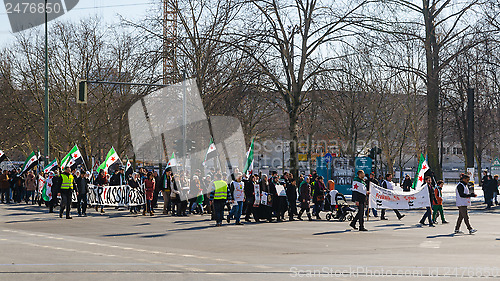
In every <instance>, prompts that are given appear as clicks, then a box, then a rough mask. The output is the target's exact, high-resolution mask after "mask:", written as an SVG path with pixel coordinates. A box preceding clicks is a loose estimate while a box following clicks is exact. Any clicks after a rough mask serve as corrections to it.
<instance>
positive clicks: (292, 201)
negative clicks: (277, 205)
mask: <svg viewBox="0 0 500 281" xmlns="http://www.w3.org/2000/svg"><path fill="white" fill-rule="evenodd" d="M290 175H291V174H290ZM285 189H286V199H287V201H288V218H289V219H290V221H293V220H294V218H293V215H295V214H297V181H296V180H295V178H293V175H292V178H290V179H288V180H287V183H286V185H285Z"/></svg>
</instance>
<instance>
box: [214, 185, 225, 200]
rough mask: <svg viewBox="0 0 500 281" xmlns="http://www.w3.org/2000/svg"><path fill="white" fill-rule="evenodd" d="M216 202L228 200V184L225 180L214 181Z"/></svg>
mask: <svg viewBox="0 0 500 281" xmlns="http://www.w3.org/2000/svg"><path fill="white" fill-rule="evenodd" d="M214 186H215V194H214V200H219V199H227V183H226V182H225V181H223V180H218V181H214Z"/></svg>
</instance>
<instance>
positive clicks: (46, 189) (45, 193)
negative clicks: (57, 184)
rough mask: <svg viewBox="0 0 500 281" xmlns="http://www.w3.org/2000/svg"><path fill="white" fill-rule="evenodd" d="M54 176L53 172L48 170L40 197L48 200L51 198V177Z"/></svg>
mask: <svg viewBox="0 0 500 281" xmlns="http://www.w3.org/2000/svg"><path fill="white" fill-rule="evenodd" d="M53 178H54V172H52V171H51V172H49V176H48V177H47V180H45V184H44V185H43V188H42V198H43V200H45V201H47V202H48V201H50V200H52V179H53Z"/></svg>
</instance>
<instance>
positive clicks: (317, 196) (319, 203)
mask: <svg viewBox="0 0 500 281" xmlns="http://www.w3.org/2000/svg"><path fill="white" fill-rule="evenodd" d="M312 189H313V203H314V208H313V215H315V216H316V219H317V220H321V217H320V216H319V213H320V212H321V211H322V210H323V208H324V205H325V192H326V187H325V183H324V181H323V176H318V177H317V179H316V181H315V182H314V183H313V185H312Z"/></svg>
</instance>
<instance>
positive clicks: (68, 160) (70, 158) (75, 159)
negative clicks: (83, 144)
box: [61, 144, 83, 169]
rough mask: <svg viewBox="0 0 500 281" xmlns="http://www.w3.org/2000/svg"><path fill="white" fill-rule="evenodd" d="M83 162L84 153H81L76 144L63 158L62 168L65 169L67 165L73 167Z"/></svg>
mask: <svg viewBox="0 0 500 281" xmlns="http://www.w3.org/2000/svg"><path fill="white" fill-rule="evenodd" d="M81 163H83V158H82V154H81V153H80V150H79V149H78V146H77V145H76V144H75V146H74V147H73V148H72V149H71V151H70V152H69V153H68V154H67V155H66V156H64V158H63V159H62V160H61V168H62V169H64V168H66V167H70V168H71V169H73V168H74V167H73V166H75V165H77V164H81Z"/></svg>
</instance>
